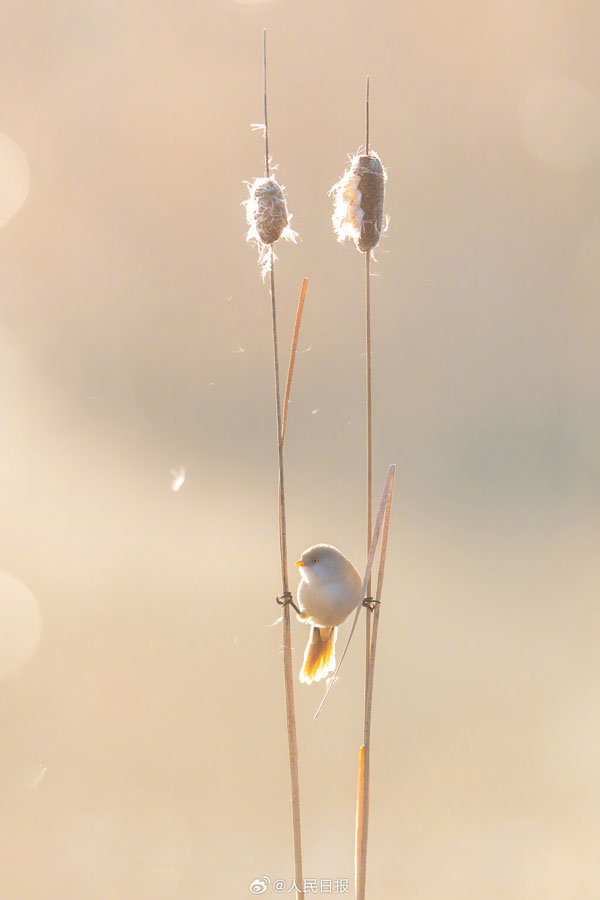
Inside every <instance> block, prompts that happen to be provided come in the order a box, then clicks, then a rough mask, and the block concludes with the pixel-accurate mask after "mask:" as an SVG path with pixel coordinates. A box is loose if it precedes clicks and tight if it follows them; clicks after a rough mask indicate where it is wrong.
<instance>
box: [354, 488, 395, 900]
mask: <svg viewBox="0 0 600 900" xmlns="http://www.w3.org/2000/svg"><path fill="white" fill-rule="evenodd" d="M393 494H394V477H393V476H392V480H391V483H390V490H389V493H388V498H387V503H386V508H385V518H384V521H383V535H382V538H381V553H380V555H379V568H378V571H377V590H376V592H375V608H374V612H373V633H372V636H371V645H370V648H369V668H368V671H367V679H366V688H365V719H364V731H363V745H362V747H361V748H360V752H359V759H358V772H359V775H358V793H357V798H356V850H355V871H356V900H364V897H365V888H366V880H367V841H368V836H369V801H370V797H369V776H370V762H371V713H372V709H373V679H374V676H375V652H376V650H377V633H378V628H379V610H380V606H381V594H382V591H383V576H384V574H385V560H386V555H387V544H388V535H389V531H390V516H391V512H392V497H393Z"/></svg>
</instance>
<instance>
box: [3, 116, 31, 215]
mask: <svg viewBox="0 0 600 900" xmlns="http://www.w3.org/2000/svg"><path fill="white" fill-rule="evenodd" d="M28 193H29V165H28V163H27V157H26V156H25V154H24V153H23V151H22V150H21V148H20V147H19V145H18V144H17V143H15V141H13V139H12V138H10V137H9V136H8V135H7V134H3V133H2V132H1V131H0V227H2V226H3V225H6V223H7V222H9V221H10V219H12V217H13V216H14V215H15V214H16V213H18V212H19V210H20V209H21V207H22V206H23V204H24V203H25V201H26V200H27V195H28Z"/></svg>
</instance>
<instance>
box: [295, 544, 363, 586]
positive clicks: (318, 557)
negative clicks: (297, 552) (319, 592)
mask: <svg viewBox="0 0 600 900" xmlns="http://www.w3.org/2000/svg"><path fill="white" fill-rule="evenodd" d="M296 565H297V566H298V567H299V569H300V575H301V577H302V578H303V579H304V581H335V580H336V579H338V578H343V576H344V573H345V567H346V566H347V565H351V564H350V563H349V561H348V560H347V559H346V557H345V556H344V554H343V553H340V551H339V550H338V549H337V548H336V547H332V546H331V544H315V545H314V547H309V548H308V550H305V551H304V553H303V554H302V556H301V557H300V559H299V560H298V562H297V563H296Z"/></svg>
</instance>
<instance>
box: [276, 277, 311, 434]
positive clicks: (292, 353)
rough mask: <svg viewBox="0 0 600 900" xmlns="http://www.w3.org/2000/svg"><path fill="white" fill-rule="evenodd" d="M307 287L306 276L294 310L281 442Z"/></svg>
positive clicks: (285, 423)
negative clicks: (294, 317) (294, 316)
mask: <svg viewBox="0 0 600 900" xmlns="http://www.w3.org/2000/svg"><path fill="white" fill-rule="evenodd" d="M307 287H308V278H303V279H302V287H301V288H300V297H299V299H298V309H297V310H296V321H295V323H294V334H293V337H292V347H291V349H290V362H289V365H288V374H287V381H286V384H285V397H284V400H283V425H282V428H281V442H282V444H285V430H286V425H287V414H288V409H289V406H290V395H291V393H292V379H293V377H294V365H295V363H296V351H297V349H298V336H299V334H300V323H301V322H302V313H303V312H304V301H305V299H306V289H307Z"/></svg>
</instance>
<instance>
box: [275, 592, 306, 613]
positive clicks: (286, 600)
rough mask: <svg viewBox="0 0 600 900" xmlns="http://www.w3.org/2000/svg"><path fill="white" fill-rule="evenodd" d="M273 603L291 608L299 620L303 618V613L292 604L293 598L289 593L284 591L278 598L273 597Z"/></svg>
mask: <svg viewBox="0 0 600 900" xmlns="http://www.w3.org/2000/svg"><path fill="white" fill-rule="evenodd" d="M275 603H276V604H277V605H278V606H288V605H289V606H293V607H294V609H295V610H296V612H297V613H298V615H299V616H300V618H305V616H304V613H303V612H302V611H301V610H299V609H298V607H297V606H296V604H295V603H294V598H293V596H292V594H291V593H290V592H289V591H285V593H283V594H279V596H278V597H275Z"/></svg>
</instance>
